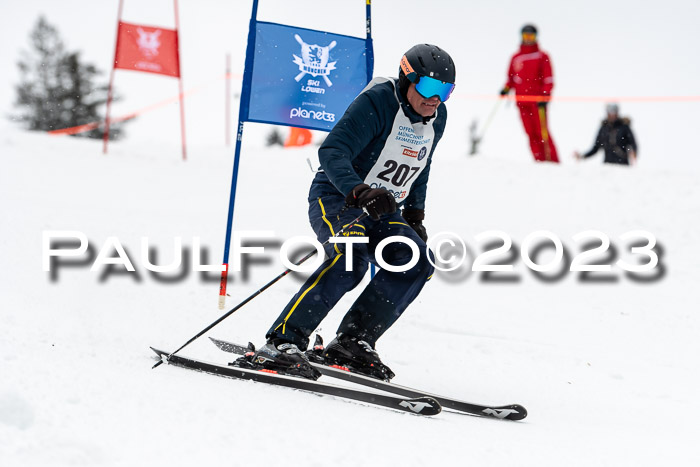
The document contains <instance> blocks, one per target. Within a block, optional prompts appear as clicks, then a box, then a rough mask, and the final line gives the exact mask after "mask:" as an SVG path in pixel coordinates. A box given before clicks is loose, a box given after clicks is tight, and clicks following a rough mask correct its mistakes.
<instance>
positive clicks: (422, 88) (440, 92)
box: [416, 76, 455, 102]
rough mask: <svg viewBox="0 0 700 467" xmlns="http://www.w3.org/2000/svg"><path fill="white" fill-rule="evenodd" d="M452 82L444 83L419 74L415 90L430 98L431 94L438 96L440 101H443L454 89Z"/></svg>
mask: <svg viewBox="0 0 700 467" xmlns="http://www.w3.org/2000/svg"><path fill="white" fill-rule="evenodd" d="M454 89H455V85H454V83H446V82H444V81H440V80H437V79H435V78H431V77H430V76H420V77H419V78H418V81H417V82H416V91H418V94H420V95H421V96H423V97H425V98H426V99H430V98H431V97H433V96H437V97H438V98H440V101H441V102H445V101H446V100H447V99H449V98H450V94H452V91H454Z"/></svg>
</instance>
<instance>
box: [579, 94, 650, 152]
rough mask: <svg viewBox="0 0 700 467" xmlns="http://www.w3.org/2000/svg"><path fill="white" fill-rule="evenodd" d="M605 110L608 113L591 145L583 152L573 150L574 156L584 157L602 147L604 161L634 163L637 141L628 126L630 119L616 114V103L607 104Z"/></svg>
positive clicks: (617, 110) (617, 111) (617, 107)
mask: <svg viewBox="0 0 700 467" xmlns="http://www.w3.org/2000/svg"><path fill="white" fill-rule="evenodd" d="M605 110H606V112H607V114H608V115H607V118H606V119H605V120H603V123H602V124H601V125H600V130H598V135H597V136H596V138H595V143H594V144H593V147H592V148H591V149H590V151H588V152H586V153H584V154H579V153H578V152H574V157H575V158H576V159H585V158H587V157H591V156H592V155H594V154H595V153H597V152H598V150H599V149H601V148H602V149H603V150H604V151H605V159H604V161H603V162H605V163H608V164H622V165H631V164H634V163H636V161H637V142H636V140H635V138H634V133H632V129H631V128H630V119H629V118H624V117H619V116H618V113H619V106H618V105H617V104H614V103H611V104H608V105H607V106H606V108H605Z"/></svg>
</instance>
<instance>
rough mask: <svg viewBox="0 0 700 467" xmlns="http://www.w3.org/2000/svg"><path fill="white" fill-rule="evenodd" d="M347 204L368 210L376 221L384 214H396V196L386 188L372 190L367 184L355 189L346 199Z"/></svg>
mask: <svg viewBox="0 0 700 467" xmlns="http://www.w3.org/2000/svg"><path fill="white" fill-rule="evenodd" d="M345 204H347V205H348V206H350V207H351V208H360V209H364V210H366V211H367V214H369V215H370V217H371V218H372V219H374V220H375V221H378V220H379V218H380V217H381V216H382V215H384V214H391V213H393V212H396V200H395V199H394V195H392V194H391V193H390V192H388V191H387V190H386V189H384V188H370V187H369V185H367V184H366V183H362V184H360V185H357V186H356V187H355V188H353V189H352V191H350V193H349V194H348V195H347V196H346V197H345Z"/></svg>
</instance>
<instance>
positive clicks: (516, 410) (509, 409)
mask: <svg viewBox="0 0 700 467" xmlns="http://www.w3.org/2000/svg"><path fill="white" fill-rule="evenodd" d="M209 339H210V340H211V341H212V342H213V343H214V345H216V346H217V347H218V348H219V349H221V350H223V351H224V352H229V353H234V354H239V355H245V354H246V353H247V352H250V351H251V348H250V347H248V346H243V345H240V344H235V343H232V342H226V341H223V340H220V339H214V338H212V337H210V338H209ZM311 365H312V366H313V367H314V368H316V369H318V370H319V371H320V372H321V373H322V374H323V375H325V376H330V377H332V378H338V379H341V380H343V381H349V382H352V383H357V384H360V385H362V386H367V387H371V388H374V389H379V390H382V391H386V392H389V393H392V394H396V395H400V396H404V397H430V398H432V399H435V400H436V401H437V402H439V403H440V405H441V406H442V408H443V409H448V410H451V411H454V412H460V413H466V414H469V415H477V416H482V417H493V418H498V419H501V420H522V419H524V418H525V417H527V410H526V409H525V407H523V406H522V405H519V404H511V405H503V406H489V405H482V404H474V403H471V402H464V401H461V400H457V399H453V398H451V397H444V396H438V395H436V394H430V393H428V392H426V391H419V390H417V389H413V388H409V387H406V386H399V385H398V384H394V383H389V382H386V381H382V380H380V379H376V378H370V377H369V376H364V375H361V374H358V373H352V372H350V371H349V370H347V369H342V368H340V367H335V366H328V365H323V364H320V363H314V362H311Z"/></svg>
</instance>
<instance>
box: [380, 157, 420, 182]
mask: <svg viewBox="0 0 700 467" xmlns="http://www.w3.org/2000/svg"><path fill="white" fill-rule="evenodd" d="M384 167H386V170H382V171H381V172H379V173H378V174H377V178H379V179H381V180H384V181H385V182H389V183H391V184H393V185H394V186H397V187H404V186H406V185H407V184H408V182H410V181H411V179H412V178H413V177H415V176H416V174H417V173H418V171H419V170H420V167H411V166H410V165H406V164H400V165H399V163H398V162H396V161H394V160H391V159H390V160H388V161H386V162H385V163H384Z"/></svg>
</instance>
